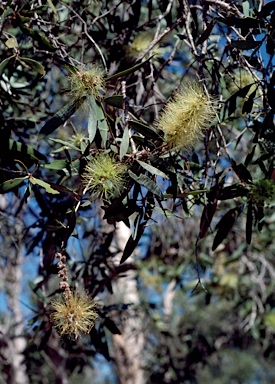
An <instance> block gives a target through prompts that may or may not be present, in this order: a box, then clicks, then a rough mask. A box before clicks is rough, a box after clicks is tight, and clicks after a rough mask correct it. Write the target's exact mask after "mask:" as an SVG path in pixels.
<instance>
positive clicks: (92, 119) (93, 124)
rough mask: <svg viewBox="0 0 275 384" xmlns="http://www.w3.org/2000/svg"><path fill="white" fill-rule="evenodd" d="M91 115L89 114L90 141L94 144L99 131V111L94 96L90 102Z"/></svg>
mask: <svg viewBox="0 0 275 384" xmlns="http://www.w3.org/2000/svg"><path fill="white" fill-rule="evenodd" d="M88 105H89V113H88V135H89V141H90V143H92V142H93V141H94V138H95V135H96V131H97V110H96V101H95V98H94V97H93V96H91V97H90V98H89V100H88Z"/></svg>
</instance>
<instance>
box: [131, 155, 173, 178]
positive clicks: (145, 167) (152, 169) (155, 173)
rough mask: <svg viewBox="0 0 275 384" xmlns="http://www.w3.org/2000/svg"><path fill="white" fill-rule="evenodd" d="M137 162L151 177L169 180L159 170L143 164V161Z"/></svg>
mask: <svg viewBox="0 0 275 384" xmlns="http://www.w3.org/2000/svg"><path fill="white" fill-rule="evenodd" d="M137 162H138V163H139V164H140V165H141V166H142V167H143V168H144V169H146V171H148V172H150V173H152V175H155V176H160V177H163V178H164V179H167V180H169V177H168V176H167V175H166V174H165V173H164V172H162V171H160V170H159V169H157V168H155V167H153V166H152V165H150V164H147V163H145V162H144V161H140V160H137Z"/></svg>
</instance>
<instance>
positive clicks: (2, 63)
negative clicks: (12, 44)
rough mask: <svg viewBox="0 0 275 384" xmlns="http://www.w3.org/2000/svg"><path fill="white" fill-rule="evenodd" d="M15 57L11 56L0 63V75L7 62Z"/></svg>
mask: <svg viewBox="0 0 275 384" xmlns="http://www.w3.org/2000/svg"><path fill="white" fill-rule="evenodd" d="M14 57H15V55H12V56H10V57H7V58H6V59H4V60H3V61H1V63H0V75H1V73H2V72H3V71H4V69H5V68H6V66H7V65H8V63H9V61H10V60H11V59H13V58H14Z"/></svg>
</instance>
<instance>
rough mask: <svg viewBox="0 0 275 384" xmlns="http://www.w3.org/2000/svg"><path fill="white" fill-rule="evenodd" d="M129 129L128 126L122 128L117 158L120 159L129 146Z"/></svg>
mask: <svg viewBox="0 0 275 384" xmlns="http://www.w3.org/2000/svg"><path fill="white" fill-rule="evenodd" d="M129 139H130V136H129V129H128V126H126V127H125V128H124V132H123V136H122V140H121V144H120V149H119V159H120V160H122V159H123V157H124V156H125V155H126V153H127V151H128V148H129Z"/></svg>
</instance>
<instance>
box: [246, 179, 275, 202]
mask: <svg viewBox="0 0 275 384" xmlns="http://www.w3.org/2000/svg"><path fill="white" fill-rule="evenodd" d="M274 197H275V183H274V181H273V180H267V179H263V180H259V181H256V182H255V183H253V184H251V186H250V191H249V198H250V200H251V201H252V202H254V203H264V202H269V201H271V200H272V199H273V198H274Z"/></svg>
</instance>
